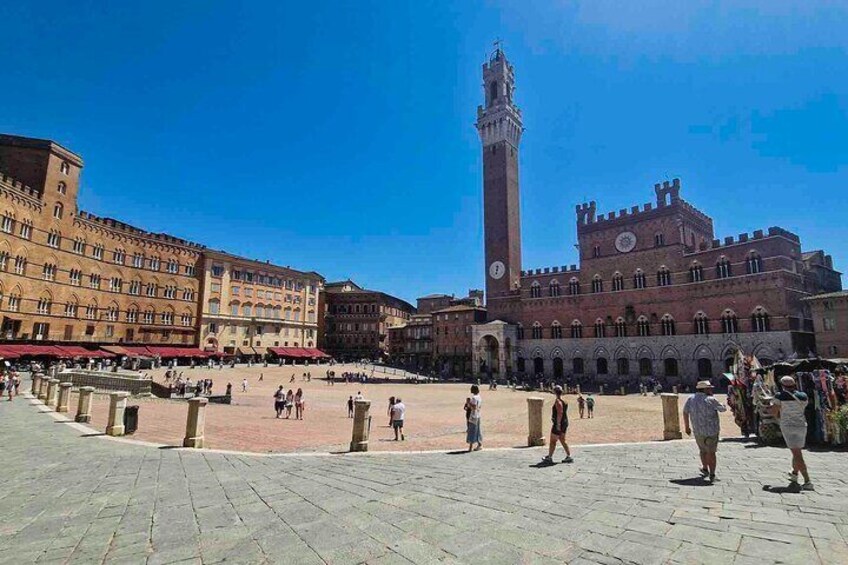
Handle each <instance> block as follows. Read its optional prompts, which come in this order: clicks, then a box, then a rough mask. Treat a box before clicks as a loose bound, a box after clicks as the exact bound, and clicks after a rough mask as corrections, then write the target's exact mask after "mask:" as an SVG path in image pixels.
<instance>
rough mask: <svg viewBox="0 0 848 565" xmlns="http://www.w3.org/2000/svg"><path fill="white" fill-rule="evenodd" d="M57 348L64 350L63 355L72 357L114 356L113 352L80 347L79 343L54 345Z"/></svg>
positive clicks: (94, 357) (95, 357) (96, 357)
mask: <svg viewBox="0 0 848 565" xmlns="http://www.w3.org/2000/svg"><path fill="white" fill-rule="evenodd" d="M54 347H56V348H57V349H60V350H62V351H64V352H65V355H63V357H67V358H69V359H70V358H74V357H86V358H91V359H99V358H102V357H114V356H115V354H114V353H109V352H108V351H103V350H100V349H95V350H90V349H86V348H85V347H80V346H79V345H56V346H54Z"/></svg>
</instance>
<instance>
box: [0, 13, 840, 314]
mask: <svg viewBox="0 0 848 565" xmlns="http://www.w3.org/2000/svg"><path fill="white" fill-rule="evenodd" d="M847 16H848V4H841V3H819V2H797V3H788V2H782V1H770V2H744V1H737V2H696V1H687V2H652V1H647V0H642V1H640V2H604V1H599V0H595V1H591V2H475V1H471V0H466V1H463V2H456V3H454V5H453V6H452V7H451V5H450V4H449V3H448V2H410V3H401V2H366V1H360V2H331V3H325V2H309V3H301V4H294V3H285V2H259V1H254V2H233V3H223V2H201V1H197V2H155V1H149V2H143V3H135V4H127V3H120V2H77V3H73V4H72V5H71V4H67V3H65V2H50V1H42V2H38V3H34V2H16V3H12V2H8V3H4V4H3V5H2V6H0V21H2V22H4V26H3V33H2V34H0V54H2V59H0V60H2V61H3V87H2V89H0V131H2V132H8V133H15V134H20V135H29V136H35V137H45V138H50V139H54V140H56V141H58V142H60V143H62V144H64V145H66V146H67V147H69V148H71V149H72V150H75V151H77V152H78V153H80V154H82V156H83V158H84V159H85V162H86V167H85V170H84V173H83V188H82V195H81V206H82V208H84V209H86V210H89V211H91V212H93V213H95V214H99V215H104V216H112V217H115V218H119V219H122V220H124V221H126V222H128V223H131V224H135V225H138V226H140V227H144V228H147V229H150V230H153V231H166V232H169V233H172V234H174V235H177V236H180V237H185V238H188V239H191V240H194V241H198V242H201V243H204V244H206V245H208V246H209V247H212V248H215V249H222V248H223V249H225V250H227V251H230V252H233V253H238V254H242V255H246V256H248V257H252V258H256V259H261V260H265V259H269V260H271V261H273V262H277V263H280V264H284V265H291V266H293V267H296V268H301V269H307V270H316V271H318V272H320V273H322V274H323V275H324V276H326V277H327V278H328V279H330V280H334V279H341V278H347V277H350V278H353V279H354V280H356V281H357V282H359V283H361V284H363V285H366V286H368V287H373V288H377V289H380V290H384V291H387V292H390V293H394V294H396V295H398V296H400V297H402V298H405V299H408V300H414V298H415V297H416V296H419V295H423V294H426V293H430V292H448V293H457V294H461V293H464V292H465V291H466V290H467V289H468V288H470V287H481V286H482V285H483V276H484V266H483V245H482V210H481V157H480V147H479V141H478V139H477V134H476V131H475V130H474V127H473V123H474V119H475V109H476V106H477V104H479V103H480V100H481V98H482V92H481V89H480V82H481V76H480V65H481V63H482V62H483V61H484V59H485V57H486V55H487V53H488V52H489V50H490V49H491V44H492V41H493V39H495V38H497V37H500V38H502V39H503V41H504V46H505V50H506V52H507V55H508V57H509V58H510V60H511V61H512V63H513V64H514V65H515V69H516V75H517V91H516V100H517V103H518V104H519V105H520V106H521V108H522V110H523V113H524V119H525V127H526V132H525V134H524V137H523V139H522V145H521V189H522V229H523V254H524V267H525V268H534V267H543V266H550V265H562V264H569V263H576V262H577V258H576V255H575V251H574V247H573V244H574V243H575V241H576V230H575V218H574V205H575V204H576V203H579V202H581V201H583V200H584V199H594V200H596V201H597V202H598V207H599V211H604V212H606V211H609V210H618V209H620V208H624V207H629V206H631V205H635V204H642V203H645V202H649V201H651V200H652V196H653V189H652V187H653V184H654V183H655V182H659V181H662V180H665V179H670V178H672V177H675V176H678V177H680V178H681V179H682V184H683V196H684V197H685V198H687V199H688V200H689V201H691V202H692V203H694V204H695V205H696V206H698V207H699V208H701V209H702V210H703V211H705V212H707V213H708V214H710V215H711V216H712V217H713V218H714V220H715V228H716V233H717V235H718V236H719V237H723V236H725V235H736V234H738V233H741V232H751V231H753V230H755V229H760V228H766V227H768V226H771V225H780V226H783V227H786V228H787V229H790V230H793V231H795V232H797V233H798V234H799V235H800V236H801V238H802V241H803V244H804V248H805V249H816V248H822V247H823V248H825V249H827V250H829V251H830V252H832V253H833V255H834V259H835V261H836V266H837V268H843V269H844V268H848V252H846V250H845V245H844V242H845V241H846V239H848V222H846V221H845V220H846V219H845V216H846V210H847V208H846V204H845V200H846V181H847V180H848V166H846V163H848V57H846V54H848V53H846V51H848V49H846V48H848V34H846V33H845V21H846V17H847Z"/></svg>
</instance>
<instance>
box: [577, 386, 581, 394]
mask: <svg viewBox="0 0 848 565" xmlns="http://www.w3.org/2000/svg"><path fill="white" fill-rule="evenodd" d="M577 394H581V392H580V385H577Z"/></svg>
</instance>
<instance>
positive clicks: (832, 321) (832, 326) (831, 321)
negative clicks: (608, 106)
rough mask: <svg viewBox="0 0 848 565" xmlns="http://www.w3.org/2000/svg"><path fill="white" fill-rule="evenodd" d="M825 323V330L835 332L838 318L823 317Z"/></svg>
mask: <svg viewBox="0 0 848 565" xmlns="http://www.w3.org/2000/svg"><path fill="white" fill-rule="evenodd" d="M822 322H823V325H824V331H826V332H833V331H836V318H823V319H822Z"/></svg>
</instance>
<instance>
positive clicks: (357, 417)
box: [350, 400, 371, 451]
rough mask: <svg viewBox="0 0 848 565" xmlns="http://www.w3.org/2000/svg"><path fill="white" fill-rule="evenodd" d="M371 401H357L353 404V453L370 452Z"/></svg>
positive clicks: (351, 443) (351, 442)
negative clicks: (369, 413)
mask: <svg viewBox="0 0 848 565" xmlns="http://www.w3.org/2000/svg"><path fill="white" fill-rule="evenodd" d="M369 410H371V401H370V400H357V401H355V402H354V403H353V437H352V438H351V441H350V450H351V451H368V435H369V433H370V428H371V417H370V416H369V415H368V412H369Z"/></svg>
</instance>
